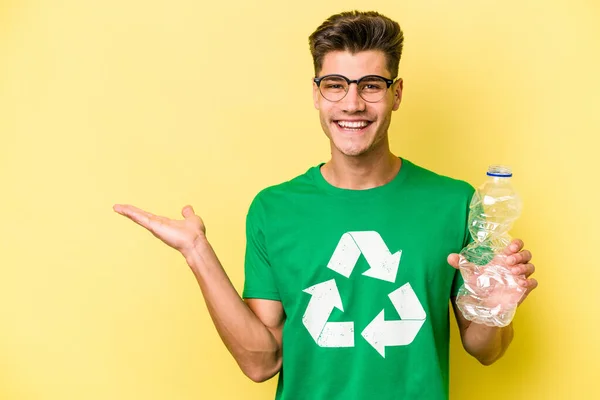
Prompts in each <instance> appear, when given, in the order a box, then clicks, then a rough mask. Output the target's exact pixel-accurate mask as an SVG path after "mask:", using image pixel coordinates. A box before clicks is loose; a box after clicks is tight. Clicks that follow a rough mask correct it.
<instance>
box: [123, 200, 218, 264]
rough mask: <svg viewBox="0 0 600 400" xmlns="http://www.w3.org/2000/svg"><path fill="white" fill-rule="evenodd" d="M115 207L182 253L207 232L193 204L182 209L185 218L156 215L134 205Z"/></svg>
mask: <svg viewBox="0 0 600 400" xmlns="http://www.w3.org/2000/svg"><path fill="white" fill-rule="evenodd" d="M113 209H114V210H115V212H117V213H119V214H121V215H124V216H125V217H127V218H129V219H130V220H132V221H133V222H135V223H137V224H139V225H141V226H143V227H144V228H146V229H148V230H149V231H150V232H152V234H153V235H154V236H156V237H157V238H159V239H160V240H162V241H163V242H164V243H166V244H167V245H169V246H171V247H172V248H174V249H176V250H179V251H180V252H182V253H185V252H186V251H188V250H190V249H191V248H193V247H194V244H195V243H196V242H197V240H198V239H200V238H203V237H204V236H205V234H206V228H205V226H204V223H203V222H202V219H201V218H200V217H199V216H197V215H196V214H195V213H194V209H193V208H192V206H185V207H183V209H182V210H181V215H182V216H183V218H184V219H183V220H173V219H169V218H166V217H161V216H158V215H154V214H151V213H149V212H147V211H144V210H141V209H139V208H137V207H134V206H132V205H125V204H115V205H114V207H113Z"/></svg>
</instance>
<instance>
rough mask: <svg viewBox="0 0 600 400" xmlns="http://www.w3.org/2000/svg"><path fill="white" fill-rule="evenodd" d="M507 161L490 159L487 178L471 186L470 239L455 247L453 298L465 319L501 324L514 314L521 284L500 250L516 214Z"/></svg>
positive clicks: (517, 206)
mask: <svg viewBox="0 0 600 400" xmlns="http://www.w3.org/2000/svg"><path fill="white" fill-rule="evenodd" d="M511 177H512V171H511V169H510V168H509V167H507V166H502V165H491V166H490V167H489V169H488V172H487V180H486V181H485V182H484V183H483V184H482V185H481V186H480V187H479V188H478V189H477V190H476V191H475V193H474V194H473V198H472V200H471V204H470V211H469V231H470V233H471V237H472V238H473V240H474V241H473V242H472V243H470V244H469V245H468V246H467V247H465V248H464V249H462V251H461V252H460V261H459V267H460V271H461V274H462V277H463V280H464V282H465V283H464V285H463V286H462V287H461V288H460V289H459V292H458V295H457V299H456V303H457V305H458V308H459V310H460V311H461V313H462V314H463V315H464V316H465V318H466V319H468V320H469V321H473V322H475V323H479V324H485V325H488V326H506V325H508V324H509V323H510V322H511V321H512V319H513V317H514V314H515V311H516V308H517V305H518V302H519V300H520V299H521V297H523V294H524V293H525V288H523V287H522V286H520V285H519V284H518V281H519V279H523V278H524V277H523V276H522V275H521V276H515V275H513V274H512V273H511V272H510V269H509V268H508V267H507V264H506V259H507V257H508V256H506V255H505V254H504V250H505V249H506V247H507V246H508V245H509V244H510V242H511V237H510V235H509V234H508V231H509V230H510V229H511V227H512V225H513V223H514V221H515V220H516V219H517V218H518V217H519V216H520V214H521V209H522V202H521V199H520V197H519V196H518V194H517V192H516V191H515V190H514V188H513V186H512V182H511Z"/></svg>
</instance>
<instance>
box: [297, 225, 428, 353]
mask: <svg viewBox="0 0 600 400" xmlns="http://www.w3.org/2000/svg"><path fill="white" fill-rule="evenodd" d="M361 254H362V255H364V257H365V259H366V260H367V263H368V264H369V267H370V268H369V270H367V271H366V272H364V273H363V275H365V276H367V277H370V278H374V279H379V280H383V281H387V282H392V283H394V282H395V281H396V275H397V273H398V266H399V265H400V257H401V255H402V250H400V251H398V252H396V253H394V254H391V252H390V251H389V249H388V248H387V246H386V244H385V243H384V242H383V239H382V238H381V236H380V235H379V233H377V232H375V231H364V232H347V233H344V234H343V235H342V237H341V238H340V241H339V242H338V244H337V247H336V248H335V250H334V252H333V255H332V256H331V259H330V260H329V263H328V264H327V268H329V269H331V270H333V271H335V272H337V273H339V274H340V275H342V276H344V277H346V278H349V277H350V274H352V270H353V269H354V266H355V265H356V262H357V261H358V258H359V257H360V255H361ZM303 291H304V292H306V293H308V294H310V295H311V298H310V301H309V303H308V306H307V307H306V311H305V312H304V315H303V317H302V323H303V324H304V326H305V327H306V329H307V330H308V332H309V333H310V335H311V336H312V338H313V339H314V340H315V342H316V343H317V345H318V346H320V347H354V322H352V321H348V322H329V321H328V320H329V317H330V316H331V313H332V312H333V309H334V308H337V309H338V310H340V311H342V312H344V307H343V305H342V298H341V296H340V292H339V291H338V288H337V284H336V281H335V279H330V280H328V281H325V282H321V283H318V284H316V285H313V286H310V287H308V288H306V289H304V290H303ZM388 297H389V298H390V300H391V302H392V304H393V306H394V308H395V309H396V311H397V312H398V315H399V316H400V320H389V321H386V320H385V312H384V311H385V310H381V312H380V313H379V314H377V316H376V317H375V318H374V319H373V320H372V321H371V322H370V323H369V324H368V325H367V327H366V328H365V329H364V330H363V331H362V333H361V336H362V337H363V338H364V339H365V340H366V341H367V342H368V343H369V344H370V345H371V346H373V348H374V349H375V350H377V352H378V353H379V354H381V356H382V357H384V358H385V348H386V347H389V346H406V345H408V344H410V343H412V341H413V340H414V339H415V337H416V336H417V333H419V330H420V329H421V326H423V323H424V322H425V318H426V314H425V310H424V309H423V306H422V305H421V303H420V302H419V299H418V298H417V295H416V294H415V292H414V291H413V289H412V287H411V286H410V283H406V284H404V285H402V286H401V287H400V288H398V289H396V290H394V291H393V292H391V293H390V294H389V295H388Z"/></svg>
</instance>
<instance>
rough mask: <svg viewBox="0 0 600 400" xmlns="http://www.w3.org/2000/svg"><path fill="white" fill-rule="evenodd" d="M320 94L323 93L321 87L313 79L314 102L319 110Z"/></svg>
mask: <svg viewBox="0 0 600 400" xmlns="http://www.w3.org/2000/svg"><path fill="white" fill-rule="evenodd" d="M320 95H321V93H319V87H318V86H317V84H316V83H315V82H314V81H313V104H314V106H315V108H316V109H317V110H318V109H319V96H320Z"/></svg>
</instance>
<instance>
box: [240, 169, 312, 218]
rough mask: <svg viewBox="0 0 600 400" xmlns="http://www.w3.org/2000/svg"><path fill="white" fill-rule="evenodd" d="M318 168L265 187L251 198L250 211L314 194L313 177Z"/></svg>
mask: <svg viewBox="0 0 600 400" xmlns="http://www.w3.org/2000/svg"><path fill="white" fill-rule="evenodd" d="M318 169H319V166H313V167H310V168H308V169H307V170H306V171H305V172H304V173H302V174H300V175H297V176H295V177H293V178H291V179H289V180H287V181H284V182H280V183H277V184H273V185H270V186H267V187H265V188H264V189H262V190H260V191H259V192H258V193H257V194H256V195H255V196H254V198H253V200H252V203H251V205H250V210H251V211H252V210H263V209H264V208H265V207H269V205H271V204H275V203H277V204H282V203H283V204H285V203H286V202H290V201H294V199H295V198H297V197H298V196H301V195H302V194H307V193H314V190H315V185H316V184H315V175H316V173H317V172H318Z"/></svg>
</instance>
